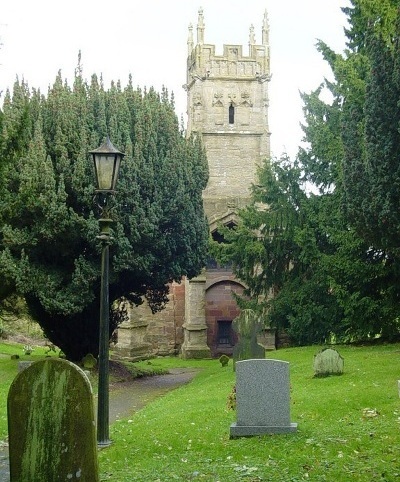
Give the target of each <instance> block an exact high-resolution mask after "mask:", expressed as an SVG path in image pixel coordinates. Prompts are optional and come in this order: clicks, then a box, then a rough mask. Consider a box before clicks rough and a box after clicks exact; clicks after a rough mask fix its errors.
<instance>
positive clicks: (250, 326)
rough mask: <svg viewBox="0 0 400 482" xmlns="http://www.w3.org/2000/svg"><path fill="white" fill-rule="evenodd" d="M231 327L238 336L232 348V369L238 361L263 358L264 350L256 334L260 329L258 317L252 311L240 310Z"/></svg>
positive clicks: (260, 324)
mask: <svg viewBox="0 0 400 482" xmlns="http://www.w3.org/2000/svg"><path fill="white" fill-rule="evenodd" d="M232 326H233V329H234V330H235V332H236V333H237V334H238V336H239V341H238V342H237V343H236V345H235V346H234V348H233V367H234V369H235V364H236V362H238V361H240V360H250V359H254V358H265V348H264V347H263V346H261V345H259V344H258V342H257V334H258V333H259V332H260V331H261V329H262V323H261V322H260V317H259V315H257V314H256V313H255V312H254V311H253V310H242V311H241V313H240V315H239V316H238V317H237V318H235V319H234V320H233V323H232Z"/></svg>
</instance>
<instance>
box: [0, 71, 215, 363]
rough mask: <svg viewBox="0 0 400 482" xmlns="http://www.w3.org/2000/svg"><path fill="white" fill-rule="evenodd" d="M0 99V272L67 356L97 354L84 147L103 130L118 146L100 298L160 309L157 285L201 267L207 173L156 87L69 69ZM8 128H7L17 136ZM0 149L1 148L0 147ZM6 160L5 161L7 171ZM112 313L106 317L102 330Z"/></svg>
mask: <svg viewBox="0 0 400 482" xmlns="http://www.w3.org/2000/svg"><path fill="white" fill-rule="evenodd" d="M14 92H15V93H14V96H15V99H14V96H13V97H11V96H8V100H7V102H6V103H5V107H4V122H3V132H2V137H1V145H4V146H5V145H8V147H10V146H11V147H12V146H13V144H12V143H14V146H15V147H13V148H11V149H10V150H9V151H8V154H7V155H8V158H7V166H8V168H7V169H6V170H5V175H4V178H3V181H4V184H3V187H2V189H3V191H2V194H3V196H2V197H1V199H0V212H1V223H0V272H1V274H2V277H3V279H4V278H5V279H7V280H9V281H10V283H12V284H14V286H15V287H16V289H17V291H18V293H20V294H22V295H24V296H25V298H26V300H27V302H28V305H29V307H30V309H31V311H32V313H33V314H34V315H35V317H36V319H37V321H38V322H39V324H40V325H41V326H42V328H43V330H44V332H45V334H46V335H47V336H48V338H49V339H50V340H51V341H52V342H53V343H55V344H56V345H57V346H59V347H60V348H61V349H62V350H63V351H64V352H65V353H66V355H67V356H68V358H70V359H72V360H79V359H81V358H82V357H83V356H84V355H85V354H87V353H93V354H94V355H96V354H97V350H98V324H99V323H98V320H99V304H100V302H99V296H100V245H99V243H98V241H97V240H96V236H97V235H98V232H99V227H98V221H97V213H96V207H95V206H94V204H93V194H94V178H93V172H92V166H91V161H90V160H89V159H88V151H90V150H92V149H94V148H96V147H98V145H99V144H100V143H101V142H102V141H103V139H104V135H105V134H106V133H108V134H109V135H110V137H111V138H112V141H113V143H114V144H115V145H117V146H118V147H119V149H120V150H122V151H124V152H125V154H126V156H125V158H124V160H123V164H122V166H121V171H120V179H119V183H118V194H117V195H116V198H115V209H114V218H115V222H114V223H113V227H112V229H113V243H112V245H111V251H110V252H111V273H110V299H111V301H114V300H117V299H127V300H130V301H133V302H135V303H137V304H138V303H141V302H142V300H143V299H144V298H146V299H147V301H148V303H149V305H150V306H151V308H152V310H153V311H157V310H160V309H162V308H163V306H164V304H165V302H166V300H167V298H166V295H167V294H168V283H170V282H172V281H178V282H179V281H180V280H181V277H182V276H184V275H186V276H188V277H193V276H195V275H196V274H197V273H198V272H199V271H200V269H201V268H202V267H203V266H204V263H205V257H206V249H207V241H208V235H207V223H206V220H205V217H204V213H203V207H202V198H201V192H202V189H203V188H204V187H205V184H206V182H207V164H206V159H205V153H204V150H203V149H202V147H201V145H200V144H199V141H198V140H193V139H191V140H185V139H184V138H183V137H182V135H181V133H180V132H179V126H178V122H177V119H176V116H175V113H174V109H173V103H172V101H170V99H169V98H168V94H167V92H166V91H164V92H163V93H162V95H161V96H160V95H159V94H157V93H156V92H155V91H154V89H149V91H148V92H142V91H140V90H139V89H137V90H134V89H133V88H132V82H131V80H130V82H129V84H128V86H127V87H126V88H124V89H123V88H122V87H121V85H120V83H119V82H117V83H113V84H112V85H111V87H110V89H109V90H105V89H104V87H103V86H102V82H101V81H100V82H99V81H98V80H97V77H96V76H93V77H92V79H91V82H90V85H88V84H87V82H86V81H85V80H84V79H83V78H82V71H81V68H80V67H79V66H78V69H77V71H76V74H75V79H74V84H73V87H72V88H71V87H70V86H69V85H68V83H67V82H65V81H63V80H62V77H61V73H59V74H58V76H57V78H56V80H55V82H54V85H53V86H52V88H51V89H50V90H49V92H48V95H47V97H41V96H38V95H37V94H36V93H34V94H32V95H31V94H30V92H29V90H28V89H26V88H25V87H24V85H21V84H19V83H17V84H16V86H15V89H14ZM17 133H19V134H18V135H17ZM2 152H3V153H4V154H5V150H3V151H2ZM11 164H12V168H11ZM122 319H123V312H122V313H121V312H120V313H117V315H116V316H111V326H110V334H111V332H112V331H113V330H114V329H115V328H116V326H117V325H118V323H119V322H120V321H121V320H122Z"/></svg>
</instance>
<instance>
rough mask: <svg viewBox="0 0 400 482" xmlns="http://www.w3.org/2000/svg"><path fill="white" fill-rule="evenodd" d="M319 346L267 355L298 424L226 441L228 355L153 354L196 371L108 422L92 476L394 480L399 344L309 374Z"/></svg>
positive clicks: (122, 481) (7, 371)
mask: <svg viewBox="0 0 400 482" xmlns="http://www.w3.org/2000/svg"><path fill="white" fill-rule="evenodd" d="M2 348H3V345H0V353H4V351H3V349H2ZM319 349H320V348H319V347H315V346H314V347H305V348H291V349H284V350H279V351H277V352H273V353H269V354H268V357H269V358H276V359H280V360H286V361H289V362H290V379H291V421H293V422H297V423H298V431H297V432H296V433H292V434H285V435H265V436H261V437H251V438H239V439H234V440H230V439H229V426H230V424H231V423H232V422H233V421H235V412H233V411H231V410H228V409H227V398H228V395H229V393H230V392H231V389H232V386H233V385H234V382H235V375H234V373H233V371H232V365H231V363H230V365H229V366H228V367H225V368H221V365H220V363H219V362H218V360H202V361H194V360H188V361H184V360H180V359H177V358H174V359H173V358H165V359H164V358H161V359H156V360H152V361H151V364H152V365H153V366H154V368H155V369H160V370H161V369H168V368H171V367H196V368H200V369H201V370H199V372H198V374H197V375H196V377H195V379H194V380H193V381H192V382H191V383H189V384H187V385H184V386H182V387H180V388H178V389H176V390H173V391H171V392H169V393H167V394H166V395H164V396H162V397H160V398H158V399H156V400H155V401H153V402H151V403H149V404H148V405H147V406H146V407H145V408H143V409H142V410H140V411H138V412H137V413H136V414H134V415H133V416H131V417H130V419H125V420H121V421H118V422H116V423H115V424H113V425H112V427H111V438H112V440H113V444H112V445H111V446H110V447H108V448H107V449H103V450H101V451H100V452H99V463H100V472H101V480H102V481H108V480H110V481H113V482H132V481H135V482H170V481H175V480H177V481H191V480H195V481H197V480H199V481H204V482H217V481H220V482H236V481H238V482H239V481H248V482H258V481H269V482H278V481H282V482H297V481H306V480H310V481H335V482H340V481H350V480H351V481H365V482H367V481H368V482H376V481H386V482H389V481H399V480H400V462H399V457H398V454H399V452H400V400H399V395H398V389H397V380H398V379H400V370H399V368H400V363H399V362H400V360H399V356H400V345H399V344H395V345H382V346H368V347H348V346H346V347H345V346H340V347H337V349H338V351H339V352H340V354H341V355H342V356H343V357H344V360H345V373H344V374H343V375H342V376H339V377H328V378H313V369H312V362H313V357H314V355H315V354H316V353H317V352H318V351H319ZM12 353H13V351H12V349H11V351H9V354H12ZM34 353H35V352H34ZM33 356H38V354H35V355H33ZM33 356H31V357H29V358H32V357H33ZM26 358H28V357H23V359H26ZM16 363H17V362H16V361H15V360H10V359H9V355H8V356H7V357H3V358H1V355H0V380H1V381H0V395H1V398H0V403H1V405H0V433H2V434H3V438H4V434H5V431H4V430H5V424H4V423H3V421H4V420H5V405H4V404H3V400H4V399H5V396H6V392H7V390H8V386H9V384H10V383H11V380H12V378H13V376H15V374H16V371H17V370H16ZM138 365H139V367H140V366H141V365H142V366H143V367H144V366H146V365H147V364H146V362H144V363H143V364H138ZM365 409H371V410H375V411H376V412H374V413H377V416H374V417H367V416H365V413H364V410H365ZM1 437H2V436H1V435H0V440H1Z"/></svg>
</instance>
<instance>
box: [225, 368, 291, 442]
mask: <svg viewBox="0 0 400 482" xmlns="http://www.w3.org/2000/svg"><path fill="white" fill-rule="evenodd" d="M236 415H237V422H236V423H233V424H232V425H231V428H230V438H235V437H248V436H252V435H263V434H271V433H288V432H295V431H296V430H297V423H291V422H290V384H289V363H288V362H284V361H280V360H258V359H256V360H243V361H239V362H237V363H236Z"/></svg>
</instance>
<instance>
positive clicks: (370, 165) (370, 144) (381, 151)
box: [342, 0, 400, 257]
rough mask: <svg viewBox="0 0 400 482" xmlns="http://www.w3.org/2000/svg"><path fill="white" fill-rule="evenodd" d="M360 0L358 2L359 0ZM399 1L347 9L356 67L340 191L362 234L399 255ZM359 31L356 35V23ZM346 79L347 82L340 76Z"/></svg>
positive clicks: (347, 98) (346, 107)
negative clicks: (360, 65)
mask: <svg viewBox="0 0 400 482" xmlns="http://www.w3.org/2000/svg"><path fill="white" fill-rule="evenodd" d="M358 3H359V5H357V4H358ZM397 4H398V2H396V1H394V0H386V1H385V2H382V3H378V2H372V1H370V2H355V8H354V9H352V10H351V9H350V10H349V15H350V19H352V28H351V30H350V31H349V36H350V39H351V40H352V46H353V53H352V55H353V57H362V58H363V59H364V62H363V63H364V67H363V69H362V70H360V69H357V70H355V71H354V76H355V77H356V78H358V84H360V85H363V92H362V95H360V91H359V89H355V88H354V86H353V85H352V84H351V83H348V82H347V92H345V93H344V96H343V130H344V133H345V134H344V136H343V144H344V152H345V158H344V181H345V184H344V187H345V189H344V191H345V205H346V209H347V214H348V216H349V218H350V219H351V221H352V223H353V224H354V226H355V227H356V229H357V231H358V232H359V233H360V234H361V236H362V237H363V238H364V239H366V240H368V242H370V243H373V244H374V246H376V247H377V248H381V249H384V250H386V251H389V252H390V253H391V255H392V256H396V257H397V256H398V253H397V251H398V245H399V235H398V233H399V227H400V222H399V219H400V218H399V214H398V205H399V201H400V199H399V189H398V184H399V179H400V168H399V165H400V164H399V158H400V157H399V156H400V150H399V149H400V134H399V122H400V109H399V105H398V98H399V95H400V76H399V72H400V71H399V61H398V58H399V44H398V42H399V32H400V30H399V28H400V23H399V22H400V15H399V13H398V5H397ZM361 25H362V27H363V35H362V36H361V35H359V34H358V32H359V30H360V26H361ZM342 83H343V84H345V82H342Z"/></svg>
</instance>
